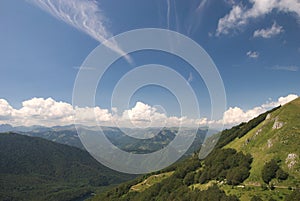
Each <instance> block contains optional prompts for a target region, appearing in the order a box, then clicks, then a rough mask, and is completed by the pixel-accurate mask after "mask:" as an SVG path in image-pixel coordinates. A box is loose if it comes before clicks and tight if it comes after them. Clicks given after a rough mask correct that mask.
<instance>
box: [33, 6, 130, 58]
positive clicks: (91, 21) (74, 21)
mask: <svg viewBox="0 0 300 201" xmlns="http://www.w3.org/2000/svg"><path fill="white" fill-rule="evenodd" d="M29 1H30V2H32V3H34V4H35V5H37V6H39V7H40V8H41V9H43V10H45V11H46V12H48V13H50V14H51V15H52V16H54V17H56V18H57V19H59V20H61V21H63V22H65V23H67V24H69V25H71V26H73V27H75V28H76V29H78V30H80V31H82V32H84V33H86V34H88V35H89V36H91V37H92V38H94V39H95V40H97V41H99V42H100V43H102V42H104V41H106V39H108V38H110V37H111V36H112V35H111V33H110V32H109V31H108V30H107V29H106V27H105V25H104V22H105V21H106V19H105V17H104V15H103V12H102V11H101V10H100V9H99V6H98V2H97V1H95V0H68V1H67V0H29ZM103 44H104V45H105V46H107V47H108V48H110V49H111V50H113V51H115V52H117V53H118V54H120V55H123V56H125V58H126V59H127V61H129V62H132V61H131V58H130V57H129V56H128V55H126V54H125V53H124V51H123V50H122V49H121V48H120V47H119V46H118V44H117V43H116V42H115V41H112V42H105V43H103Z"/></svg>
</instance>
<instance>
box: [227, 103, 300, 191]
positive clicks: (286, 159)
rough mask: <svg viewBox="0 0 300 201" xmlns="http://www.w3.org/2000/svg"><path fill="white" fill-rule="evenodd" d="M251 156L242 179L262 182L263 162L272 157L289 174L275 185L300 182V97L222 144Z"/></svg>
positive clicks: (298, 183) (288, 184)
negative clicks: (246, 175) (246, 171)
mask: <svg viewBox="0 0 300 201" xmlns="http://www.w3.org/2000/svg"><path fill="white" fill-rule="evenodd" d="M225 148H233V149H236V150H238V151H243V152H244V153H250V154H251V155H252V156H253V164H252V168H251V174H250V176H249V178H248V179H247V180H246V181H245V183H249V184H251V183H253V184H261V183H263V180H262V174H261V170H262V168H263V166H264V165H265V163H266V162H269V161H271V159H274V160H276V161H277V162H278V165H279V166H280V167H281V168H282V169H283V170H284V171H286V172H288V173H289V174H290V176H289V178H288V179H287V180H286V181H284V182H280V181H278V180H276V179H274V180H273V181H272V182H273V183H274V185H278V186H293V187H299V185H300V163H299V156H300V99H299V98H298V99H296V100H294V101H292V102H290V103H288V104H286V105H285V106H283V107H281V108H279V109H278V110H276V111H274V112H272V113H271V114H270V115H268V116H267V117H266V119H265V120H264V121H263V122H261V123H260V124H259V125H258V126H257V127H255V128H254V129H252V130H251V131H250V132H248V133H247V134H246V135H244V136H243V137H241V138H236V139H235V140H234V141H232V142H231V143H229V144H228V145H226V146H225Z"/></svg>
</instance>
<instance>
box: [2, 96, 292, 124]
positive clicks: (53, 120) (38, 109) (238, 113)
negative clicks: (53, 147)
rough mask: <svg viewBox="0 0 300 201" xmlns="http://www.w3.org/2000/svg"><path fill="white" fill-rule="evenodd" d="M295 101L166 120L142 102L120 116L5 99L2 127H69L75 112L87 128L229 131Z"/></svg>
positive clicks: (47, 101) (105, 111)
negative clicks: (213, 115) (15, 105)
mask: <svg viewBox="0 0 300 201" xmlns="http://www.w3.org/2000/svg"><path fill="white" fill-rule="evenodd" d="M296 98H298V95H295V94H290V95H287V96H285V97H280V98H278V100H276V101H270V102H266V103H264V104H262V105H260V106H257V107H254V108H252V109H249V110H246V111H244V110H243V109H241V108H239V107H229V109H228V110H227V111H225V113H224V115H223V119H219V120H209V119H208V118H201V119H191V118H188V117H176V116H167V114H165V113H162V112H159V111H158V110H157V108H156V107H153V106H150V105H147V104H145V103H142V102H137V103H136V105H135V106H134V107H133V108H131V109H128V110H125V111H123V112H121V114H117V108H112V110H111V111H109V110H108V109H102V108H100V107H94V108H88V107H86V108H78V107H75V108H74V107H73V106H72V105H71V104H69V103H66V102H61V101H55V100H53V99H52V98H47V99H44V98H32V99H30V100H26V101H24V102H23V103H22V107H21V108H20V109H15V108H13V107H12V106H11V105H10V104H9V103H8V102H7V101H6V100H5V99H0V124H11V125H13V126H20V125H22V126H31V125H41V126H56V125H69V124H73V123H74V120H75V113H76V110H79V111H80V113H81V114H82V115H80V119H77V120H76V122H77V123H80V124H83V125H87V126H91V124H90V122H91V121H93V119H92V118H96V120H97V122H99V124H100V125H103V126H121V127H138V128H144V127H163V126H166V127H172V126H180V125H181V126H187V127H196V126H209V127H210V128H215V129H218V128H222V127H223V124H224V126H225V127H230V126H233V125H237V124H239V123H241V122H246V121H249V120H250V119H252V118H254V117H256V116H258V115H259V114H261V113H263V112H266V111H267V110H270V109H272V108H274V107H277V106H279V105H284V104H286V103H288V102H290V101H292V100H294V99H296ZM91 111H92V112H94V114H95V115H94V116H91V115H90V114H91V113H90V112H91ZM84 114H86V115H84Z"/></svg>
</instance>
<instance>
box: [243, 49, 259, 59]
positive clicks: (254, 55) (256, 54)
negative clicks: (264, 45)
mask: <svg viewBox="0 0 300 201" xmlns="http://www.w3.org/2000/svg"><path fill="white" fill-rule="evenodd" d="M246 55H247V56H248V57H250V58H253V59H256V58H258V57H259V53H258V52H256V51H248V52H247V53H246Z"/></svg>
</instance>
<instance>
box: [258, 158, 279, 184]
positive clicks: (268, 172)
mask: <svg viewBox="0 0 300 201" xmlns="http://www.w3.org/2000/svg"><path fill="white" fill-rule="evenodd" d="M278 169H279V166H278V165H277V163H276V161H275V160H274V159H272V160H271V161H270V162H267V163H266V164H265V165H264V167H263V169H262V173H261V175H262V179H263V181H264V182H265V183H266V184H269V182H270V181H271V180H272V179H273V178H275V177H276V172H277V170H278Z"/></svg>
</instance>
